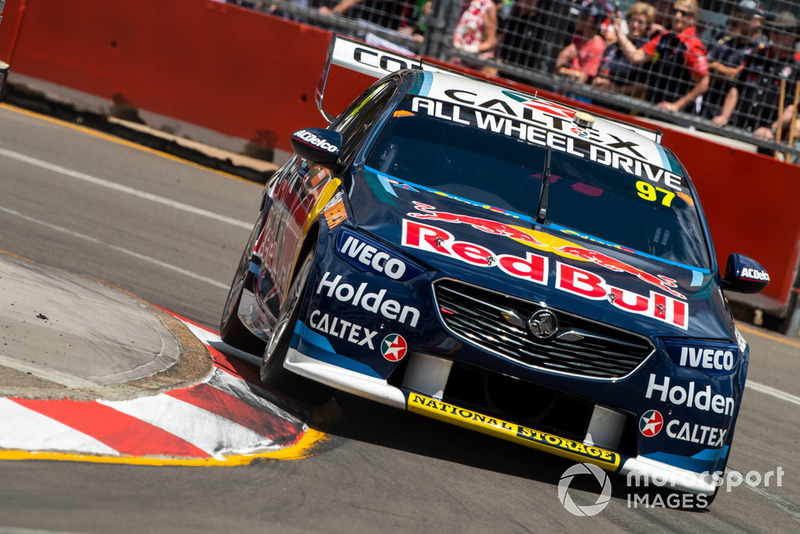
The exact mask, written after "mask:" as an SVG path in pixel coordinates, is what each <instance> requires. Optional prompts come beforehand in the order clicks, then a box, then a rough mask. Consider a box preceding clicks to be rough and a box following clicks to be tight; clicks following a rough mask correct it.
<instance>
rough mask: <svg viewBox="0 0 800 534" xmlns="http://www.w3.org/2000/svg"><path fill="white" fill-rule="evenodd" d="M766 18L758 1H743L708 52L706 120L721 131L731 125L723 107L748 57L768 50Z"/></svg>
mask: <svg viewBox="0 0 800 534" xmlns="http://www.w3.org/2000/svg"><path fill="white" fill-rule="evenodd" d="M763 18H764V11H763V9H762V8H761V5H760V4H759V3H758V2H757V1H756V0H741V2H739V4H738V5H737V6H736V7H735V8H734V9H733V12H732V13H731V16H730V17H728V22H727V24H726V32H725V35H723V36H722V37H721V38H720V39H718V40H717V42H716V43H714V45H713V46H712V47H711V49H710V50H709V52H708V71H709V74H710V75H711V78H710V80H709V86H708V91H707V92H706V94H705V95H704V96H703V116H704V117H706V118H707V119H711V121H712V122H713V123H714V125H715V126H720V127H722V126H725V125H726V124H727V123H728V122H729V121H730V115H729V114H728V113H723V106H724V103H725V99H726V98H727V96H728V93H730V91H731V89H732V88H733V81H734V79H735V78H736V76H737V75H738V74H739V72H740V71H741V70H742V68H743V67H744V64H745V60H746V57H747V56H748V55H749V54H752V53H753V52H754V51H756V50H759V49H763V48H764V47H766V46H767V38H766V37H765V36H764V35H763V33H762V32H761V20H762V19H763Z"/></svg>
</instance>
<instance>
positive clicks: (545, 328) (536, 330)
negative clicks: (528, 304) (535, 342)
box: [528, 310, 558, 339]
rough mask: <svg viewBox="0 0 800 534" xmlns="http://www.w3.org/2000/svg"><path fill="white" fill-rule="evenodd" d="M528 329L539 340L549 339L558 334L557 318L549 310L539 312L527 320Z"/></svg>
mask: <svg viewBox="0 0 800 534" xmlns="http://www.w3.org/2000/svg"><path fill="white" fill-rule="evenodd" d="M528 329H529V330H530V331H531V333H532V334H533V335H534V337H538V338H539V339H550V338H551V337H553V336H554V335H556V332H558V318H557V317H556V316H555V314H554V313H553V312H551V311H549V310H539V311H537V312H535V313H534V314H533V315H531V316H530V317H529V318H528Z"/></svg>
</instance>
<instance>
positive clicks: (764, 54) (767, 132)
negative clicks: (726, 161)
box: [723, 11, 800, 152]
mask: <svg viewBox="0 0 800 534" xmlns="http://www.w3.org/2000/svg"><path fill="white" fill-rule="evenodd" d="M766 31H767V33H768V34H769V37H770V45H769V46H767V47H764V48H763V49H760V50H757V51H756V52H754V53H753V54H750V55H749V56H747V59H746V61H745V65H744V68H742V70H741V72H740V73H739V75H738V76H737V77H736V83H735V86H734V89H733V90H732V91H731V95H729V98H726V100H725V105H724V106H723V113H726V112H727V113H732V114H733V121H732V123H733V124H734V125H735V126H736V127H738V128H743V129H745V130H748V131H751V132H753V135H754V136H755V137H756V138H757V139H761V140H764V141H774V140H777V141H780V139H777V138H776V135H777V132H778V130H781V132H782V134H784V135H785V134H787V133H788V131H789V130H790V126H791V121H792V116H793V113H794V111H795V107H796V106H795V104H794V92H795V84H797V83H798V81H800V50H799V49H797V48H796V44H797V42H798V37H799V36H798V22H797V18H796V17H795V16H794V15H793V14H792V13H791V12H789V11H781V12H780V13H778V15H777V16H776V17H775V18H774V19H773V20H772V21H768V22H767V23H766ZM782 84H783V85H784V91H783V94H784V105H783V108H780V94H781V85H782ZM734 111H735V113H734ZM761 152H768V151H765V150H761Z"/></svg>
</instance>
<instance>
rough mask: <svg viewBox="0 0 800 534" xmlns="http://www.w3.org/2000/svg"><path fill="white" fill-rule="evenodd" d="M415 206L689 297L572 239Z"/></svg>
mask: <svg viewBox="0 0 800 534" xmlns="http://www.w3.org/2000/svg"><path fill="white" fill-rule="evenodd" d="M414 206H415V207H416V208H417V209H418V210H420V212H421V213H416V212H414V213H409V214H408V216H409V217H414V218H417V219H428V220H433V221H442V222H448V223H460V224H467V225H469V226H472V227H473V228H475V229H476V230H480V231H481V232H486V233H487V234H495V235H501V236H505V237H510V238H511V239H516V240H517V241H521V242H523V243H526V244H528V245H530V246H533V247H535V248H538V249H540V250H544V251H548V252H554V253H556V254H558V255H560V256H564V257H570V258H574V259H579V260H583V261H590V262H592V263H594V264H596V265H599V266H601V267H604V268H606V269H609V270H611V271H614V272H624V273H628V274H630V275H632V276H635V277H637V278H639V279H640V280H642V281H643V282H646V283H648V284H650V285H653V286H655V287H658V288H659V289H661V290H663V291H666V292H667V293H669V294H670V295H673V296H675V297H677V298H680V299H684V300H685V299H686V297H685V296H684V295H683V294H682V293H680V292H678V291H676V290H675V288H676V287H678V283H677V281H676V280H674V279H672V278H668V277H666V276H663V275H658V276H656V275H653V274H651V273H648V272H646V271H642V270H641V269H638V268H636V267H634V266H632V265H629V264H627V263H625V262H623V261H620V260H617V259H615V258H612V257H610V256H607V255H605V254H603V253H601V252H597V251H594V250H589V249H587V248H584V247H581V246H579V245H577V244H574V243H570V244H568V245H563V244H559V245H555V246H554V245H552V244H549V243H545V242H543V241H542V240H540V239H537V238H536V237H535V236H534V235H533V234H535V233H541V232H533V231H529V230H525V229H522V228H519V227H517V226H512V225H510V224H505V223H501V222H498V221H492V220H489V219H483V218H480V217H471V216H468V215H460V214H456V213H448V212H445V211H436V208H435V207H434V206H431V205H428V204H423V203H421V202H414ZM541 235H542V236H543V237H546V234H543V233H541Z"/></svg>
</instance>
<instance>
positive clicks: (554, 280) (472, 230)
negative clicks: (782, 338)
mask: <svg viewBox="0 0 800 534" xmlns="http://www.w3.org/2000/svg"><path fill="white" fill-rule="evenodd" d="M356 173H357V174H358V176H356V179H355V180H354V181H353V187H352V188H351V189H350V194H349V201H350V207H351V209H352V212H353V216H354V222H355V223H356V225H357V226H358V227H359V228H361V229H362V230H363V231H366V232H369V233H371V234H373V235H374V236H376V237H379V238H381V239H382V240H384V241H385V242H387V243H391V244H392V245H394V246H395V247H397V248H398V249H399V250H401V251H402V253H403V254H404V255H405V256H407V257H410V258H413V259H415V260H416V261H418V262H419V263H421V264H423V265H425V266H427V267H428V268H429V269H430V270H432V271H434V272H435V273H436V274H435V276H436V277H437V278H441V277H447V278H453V279H456V280H461V281H463V282H467V283H470V284H475V285H478V286H481V287H485V288H488V289H492V290H495V291H499V292H503V293H507V294H510V295H514V296H517V297H520V298H523V299H526V300H529V301H533V302H536V303H540V304H546V305H547V306H550V307H552V308H556V309H560V310H563V311H566V312H570V313H574V314H578V315H582V316H585V317H588V318H591V319H595V320H597V321H601V322H604V323H607V324H612V325H616V326H619V327H621V328H625V329H627V330H631V331H634V332H638V333H641V334H645V335H649V336H653V335H659V336H674V337H699V338H706V339H725V340H732V339H734V324H733V318H732V316H731V313H730V311H729V310H728V307H727V305H726V303H725V300H724V297H723V295H722V291H721V288H720V287H719V283H718V280H717V277H715V276H714V273H712V272H711V271H710V270H708V269H700V268H690V267H687V266H684V265H678V264H675V263H671V262H668V261H664V260H660V259H658V258H655V257H652V256H648V255H644V254H641V253H637V252H635V251H631V250H628V249H624V248H622V247H619V246H613V245H610V244H607V243H600V242H597V241H596V240H592V239H591V238H590V237H589V236H582V235H580V234H578V233H576V232H569V231H565V230H563V229H560V230H559V229H553V228H550V227H549V226H542V225H536V224H533V223H532V222H530V221H528V220H524V219H520V218H519V217H515V216H514V215H513V214H510V213H508V212H505V211H503V210H498V209H496V208H493V207H491V206H488V205H484V204H478V203H475V202H472V201H469V200H466V199H462V198H457V197H453V196H451V195H447V194H444V193H441V192H438V191H433V190H430V189H427V188H422V187H420V186H417V185H415V184H411V183H406V182H401V181H399V180H396V179H393V178H392V177H389V176H386V175H383V174H380V173H377V172H374V171H372V170H371V169H369V168H365V169H363V170H357V171H356Z"/></svg>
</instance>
